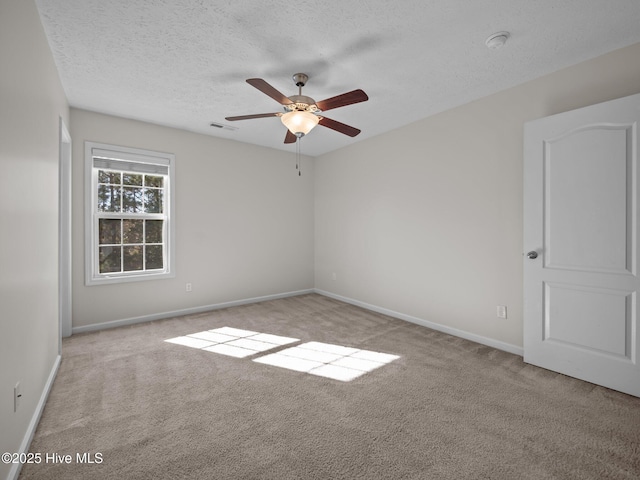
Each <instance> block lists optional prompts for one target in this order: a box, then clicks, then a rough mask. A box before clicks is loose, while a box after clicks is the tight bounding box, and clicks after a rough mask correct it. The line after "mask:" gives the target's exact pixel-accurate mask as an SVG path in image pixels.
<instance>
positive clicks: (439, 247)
mask: <svg viewBox="0 0 640 480" xmlns="http://www.w3.org/2000/svg"><path fill="white" fill-rule="evenodd" d="M424 88H428V85H424ZM638 92H640V44H637V45H633V46H631V47H627V48H624V49H621V50H618V51H615V52H612V53H610V54H608V55H604V56H602V57H599V58H597V59H594V60H592V61H588V62H584V63H581V64H578V65H576V66H573V67H571V68H567V69H565V70H562V71H559V72H556V73H554V74H551V75H548V76H545V77H542V78H540V79H537V80H535V81H532V82H529V83H526V84H523V85H521V86H518V87H516V88H513V89H510V90H507V91H504V92H501V93H498V94H496V95H492V96H490V97H487V98H484V99H481V100H479V101H476V102H473V103H470V104H467V105H464V106H461V107H459V108H455V109H453V110H450V111H447V112H444V113H441V114H438V115H434V116H432V117H430V118H427V119H425V120H422V121H419V122H416V123H413V124H411V125H408V126H406V127H405V128H402V129H399V130H395V131H393V132H389V133H387V134H383V135H379V136H377V137H375V138H372V139H368V140H365V141H362V142H360V143H356V144H354V145H352V146H350V147H348V148H344V149H341V150H338V151H336V152H333V153H329V154H326V155H324V156H322V157H319V158H317V159H316V162H315V175H316V177H315V180H316V186H315V191H316V200H315V201H316V206H315V209H316V210H315V245H316V248H315V286H316V288H318V289H320V290H324V291H327V292H331V293H333V294H335V295H339V296H342V297H346V298H348V299H350V300H354V301H357V302H363V303H366V304H369V305H373V306H375V307H380V308H383V309H388V310H391V311H393V312H397V313H399V314H401V315H405V316H409V317H414V318H415V319H418V320H425V321H428V322H434V323H436V324H439V325H442V326H444V327H445V329H446V328H450V329H457V330H460V331H462V332H466V333H469V334H471V335H472V336H481V337H486V338H489V339H492V340H496V341H498V342H503V343H504V344H506V345H507V346H512V347H515V348H514V349H512V350H516V351H517V350H518V349H519V348H520V347H521V346H522V329H523V328H522V327H523V324H522V309H523V300H522V299H523V291H522V262H523V257H522V254H523V245H522V228H523V218H522V162H523V154H522V148H523V146H522V137H523V135H522V132H523V124H524V123H525V122H526V121H528V120H532V119H535V118H539V117H544V116H547V115H551V114H554V113H559V112H562V111H566V110H571V109H574V108H578V107H582V106H586V105H590V104H594V103H598V102H602V101H606V100H610V99H614V98H618V97H622V96H626V95H631V94H634V93H638ZM381 114H384V112H381ZM333 273H335V274H336V280H333V276H332V275H333ZM497 305H506V306H507V308H508V317H509V318H508V319H506V320H503V319H498V318H497V317H496V306H497Z"/></svg>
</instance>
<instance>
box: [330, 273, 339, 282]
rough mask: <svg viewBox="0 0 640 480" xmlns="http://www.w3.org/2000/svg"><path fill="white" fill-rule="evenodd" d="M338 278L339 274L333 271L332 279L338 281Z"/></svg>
mask: <svg viewBox="0 0 640 480" xmlns="http://www.w3.org/2000/svg"><path fill="white" fill-rule="evenodd" d="M337 279H338V276H337V275H336V272H333V273H332V274H331V280H333V281H336V280H337Z"/></svg>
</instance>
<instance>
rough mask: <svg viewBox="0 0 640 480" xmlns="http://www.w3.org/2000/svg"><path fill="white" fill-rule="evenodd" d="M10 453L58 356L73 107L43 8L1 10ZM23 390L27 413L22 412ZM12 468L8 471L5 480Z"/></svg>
mask: <svg viewBox="0 0 640 480" xmlns="http://www.w3.org/2000/svg"><path fill="white" fill-rule="evenodd" d="M0 64H1V65H2V66H1V67H0V68H1V69H2V74H1V75H0V165H1V166H2V174H1V175H0V306H1V308H2V312H1V314H0V315H1V319H0V453H3V452H19V451H20V448H21V445H24V442H25V438H26V439H27V440H28V437H29V425H30V423H32V422H33V421H34V419H35V418H37V414H38V408H37V407H38V403H39V401H40V399H41V396H42V395H43V393H44V392H45V389H46V384H47V379H48V378H49V376H50V375H51V373H52V370H53V369H54V366H55V365H56V360H57V356H58V338H59V335H58V240H57V239H58V128H59V118H60V116H62V117H63V119H65V122H66V123H67V124H68V121H69V107H68V105H67V101H66V98H65V95H64V92H63V90H62V87H61V84H60V81H59V78H58V73H57V71H56V68H55V65H54V62H53V57H52V55H51V51H50V50H49V45H48V43H47V40H46V37H45V35H44V30H43V28H42V25H41V23H40V17H39V15H38V11H37V9H36V7H35V5H34V2H33V1H27V0H2V2H1V3H0ZM18 381H20V382H21V385H22V390H23V392H22V393H23V397H22V402H21V406H20V408H19V410H18V412H16V413H14V411H13V387H14V385H15V383H16V382H18ZM10 467H11V465H6V464H4V463H0V478H7V477H8V475H9V473H10Z"/></svg>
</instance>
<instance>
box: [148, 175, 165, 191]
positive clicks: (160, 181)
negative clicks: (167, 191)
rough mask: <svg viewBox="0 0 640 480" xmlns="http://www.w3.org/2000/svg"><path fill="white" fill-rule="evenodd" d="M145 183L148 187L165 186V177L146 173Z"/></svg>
mask: <svg viewBox="0 0 640 480" xmlns="http://www.w3.org/2000/svg"><path fill="white" fill-rule="evenodd" d="M144 185H145V186H146V187H158V188H162V187H164V177H158V176H156V175H145V176H144Z"/></svg>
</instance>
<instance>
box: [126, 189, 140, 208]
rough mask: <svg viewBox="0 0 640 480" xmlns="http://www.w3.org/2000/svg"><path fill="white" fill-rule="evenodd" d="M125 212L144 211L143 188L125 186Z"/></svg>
mask: <svg viewBox="0 0 640 480" xmlns="http://www.w3.org/2000/svg"><path fill="white" fill-rule="evenodd" d="M122 211H123V212H142V188H136V187H124V189H123V192H122Z"/></svg>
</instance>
